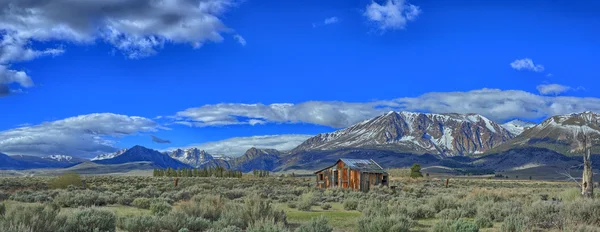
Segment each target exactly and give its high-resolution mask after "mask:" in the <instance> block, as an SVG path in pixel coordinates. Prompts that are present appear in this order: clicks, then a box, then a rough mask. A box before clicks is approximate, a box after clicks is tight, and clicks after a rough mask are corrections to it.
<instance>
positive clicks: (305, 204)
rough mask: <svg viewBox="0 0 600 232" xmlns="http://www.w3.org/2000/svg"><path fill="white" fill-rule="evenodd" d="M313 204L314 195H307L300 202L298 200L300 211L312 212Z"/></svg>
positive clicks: (310, 193)
mask: <svg viewBox="0 0 600 232" xmlns="http://www.w3.org/2000/svg"><path fill="white" fill-rule="evenodd" d="M313 204H314V200H313V193H312V192H309V193H305V194H303V195H302V196H301V197H300V200H298V209H299V210H301V211H310V209H311V207H312V206H313Z"/></svg>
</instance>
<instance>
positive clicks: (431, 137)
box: [292, 111, 513, 156]
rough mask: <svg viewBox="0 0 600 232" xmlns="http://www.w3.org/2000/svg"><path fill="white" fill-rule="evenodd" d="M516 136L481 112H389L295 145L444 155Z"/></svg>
mask: <svg viewBox="0 0 600 232" xmlns="http://www.w3.org/2000/svg"><path fill="white" fill-rule="evenodd" d="M512 137H513V135H512V134H511V133H510V132H509V131H507V130H506V129H504V128H503V127H501V126H500V125H498V124H497V123H495V122H493V121H491V120H489V119H487V118H486V117H484V116H482V115H478V114H454V113H452V114H428V113H416V112H394V111H391V112H388V113H386V114H383V115H380V116H377V117H375V118H373V119H370V120H365V121H363V122H360V123H357V124H355V125H353V126H350V127H348V128H346V129H342V130H338V131H335V132H332V133H326V134H319V135H317V136H315V137H312V138H310V139H308V140H307V141H305V142H304V143H302V144H301V145H300V146H298V147H297V148H295V149H294V150H293V151H292V152H299V151H306V150H333V149H340V148H354V147H361V148H378V149H390V150H397V151H410V152H416V153H434V154H439V155H443V156H454V155H468V154H478V153H483V152H485V151H487V150H489V149H491V148H493V147H495V146H497V145H499V144H501V143H503V142H505V141H507V140H509V139H510V138H512Z"/></svg>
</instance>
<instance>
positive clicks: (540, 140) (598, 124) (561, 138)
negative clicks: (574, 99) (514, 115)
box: [490, 111, 600, 155]
mask: <svg viewBox="0 0 600 232" xmlns="http://www.w3.org/2000/svg"><path fill="white" fill-rule="evenodd" d="M584 134H586V135H587V136H588V137H589V138H590V139H591V141H592V143H593V144H594V146H593V148H592V153H594V154H598V153H600V145H598V144H599V142H600V115H599V114H596V113H593V112H589V111H587V112H582V113H575V114H568V115H558V116H553V117H550V118H548V119H546V120H544V121H543V122H542V123H540V124H538V125H536V126H534V127H532V128H530V129H527V130H525V131H524V132H523V133H521V134H520V135H519V136H517V137H515V138H514V139H512V140H511V141H509V142H507V143H505V144H502V145H501V146H498V147H496V148H494V149H493V150H492V151H490V152H501V151H505V150H510V149H513V148H517V147H540V148H547V149H550V150H553V151H556V152H558V153H561V154H565V155H581V154H582V152H583V137H584V136H583V135H584Z"/></svg>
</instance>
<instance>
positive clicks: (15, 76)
mask: <svg viewBox="0 0 600 232" xmlns="http://www.w3.org/2000/svg"><path fill="white" fill-rule="evenodd" d="M13 83H14V84H17V85H19V86H21V87H24V88H29V87H32V86H33V81H32V80H31V77H29V76H28V75H27V73H25V72H23V71H16V70H12V69H8V67H7V66H4V65H2V64H0V97H2V96H6V95H9V94H10V93H13V92H18V91H20V90H11V89H10V88H9V87H8V86H9V85H10V84H13Z"/></svg>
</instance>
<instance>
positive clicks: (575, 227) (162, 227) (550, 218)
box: [0, 175, 600, 232]
mask: <svg viewBox="0 0 600 232" xmlns="http://www.w3.org/2000/svg"><path fill="white" fill-rule="evenodd" d="M81 180H83V181H81ZM174 180H175V178H172V177H127V176H120V177H117V176H81V177H80V176H78V175H66V176H62V177H6V178H0V200H1V201H3V203H0V215H2V216H0V231H3V232H11V231H19V232H21V231H35V232H37V231H76V232H77V231H81V232H89V231H98V232H100V231H131V232H141V231H174V232H183V231H229V232H233V231H251V232H257V231H265V232H271V231H301V232H327V231H357V232H385V231H600V201H598V200H585V199H581V197H580V196H579V191H580V190H579V189H578V186H577V184H575V183H572V182H541V181H531V180H505V179H461V178H451V179H450V181H449V185H448V187H446V183H445V182H446V179H445V178H433V177H431V178H430V177H424V178H416V179H411V178H399V177H396V178H392V180H391V186H397V187H396V188H395V189H391V188H387V187H381V188H375V189H373V190H371V191H369V192H367V193H364V192H355V191H348V190H341V189H335V190H321V189H316V188H315V187H314V185H315V184H314V181H315V179H314V178H312V177H308V178H301V177H289V176H285V177H284V176H279V177H277V176H271V177H262V178H258V177H254V176H243V177H242V178H210V177H208V178H201V177H189V178H179V181H178V185H177V186H175V184H174ZM84 185H85V186H84Z"/></svg>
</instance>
